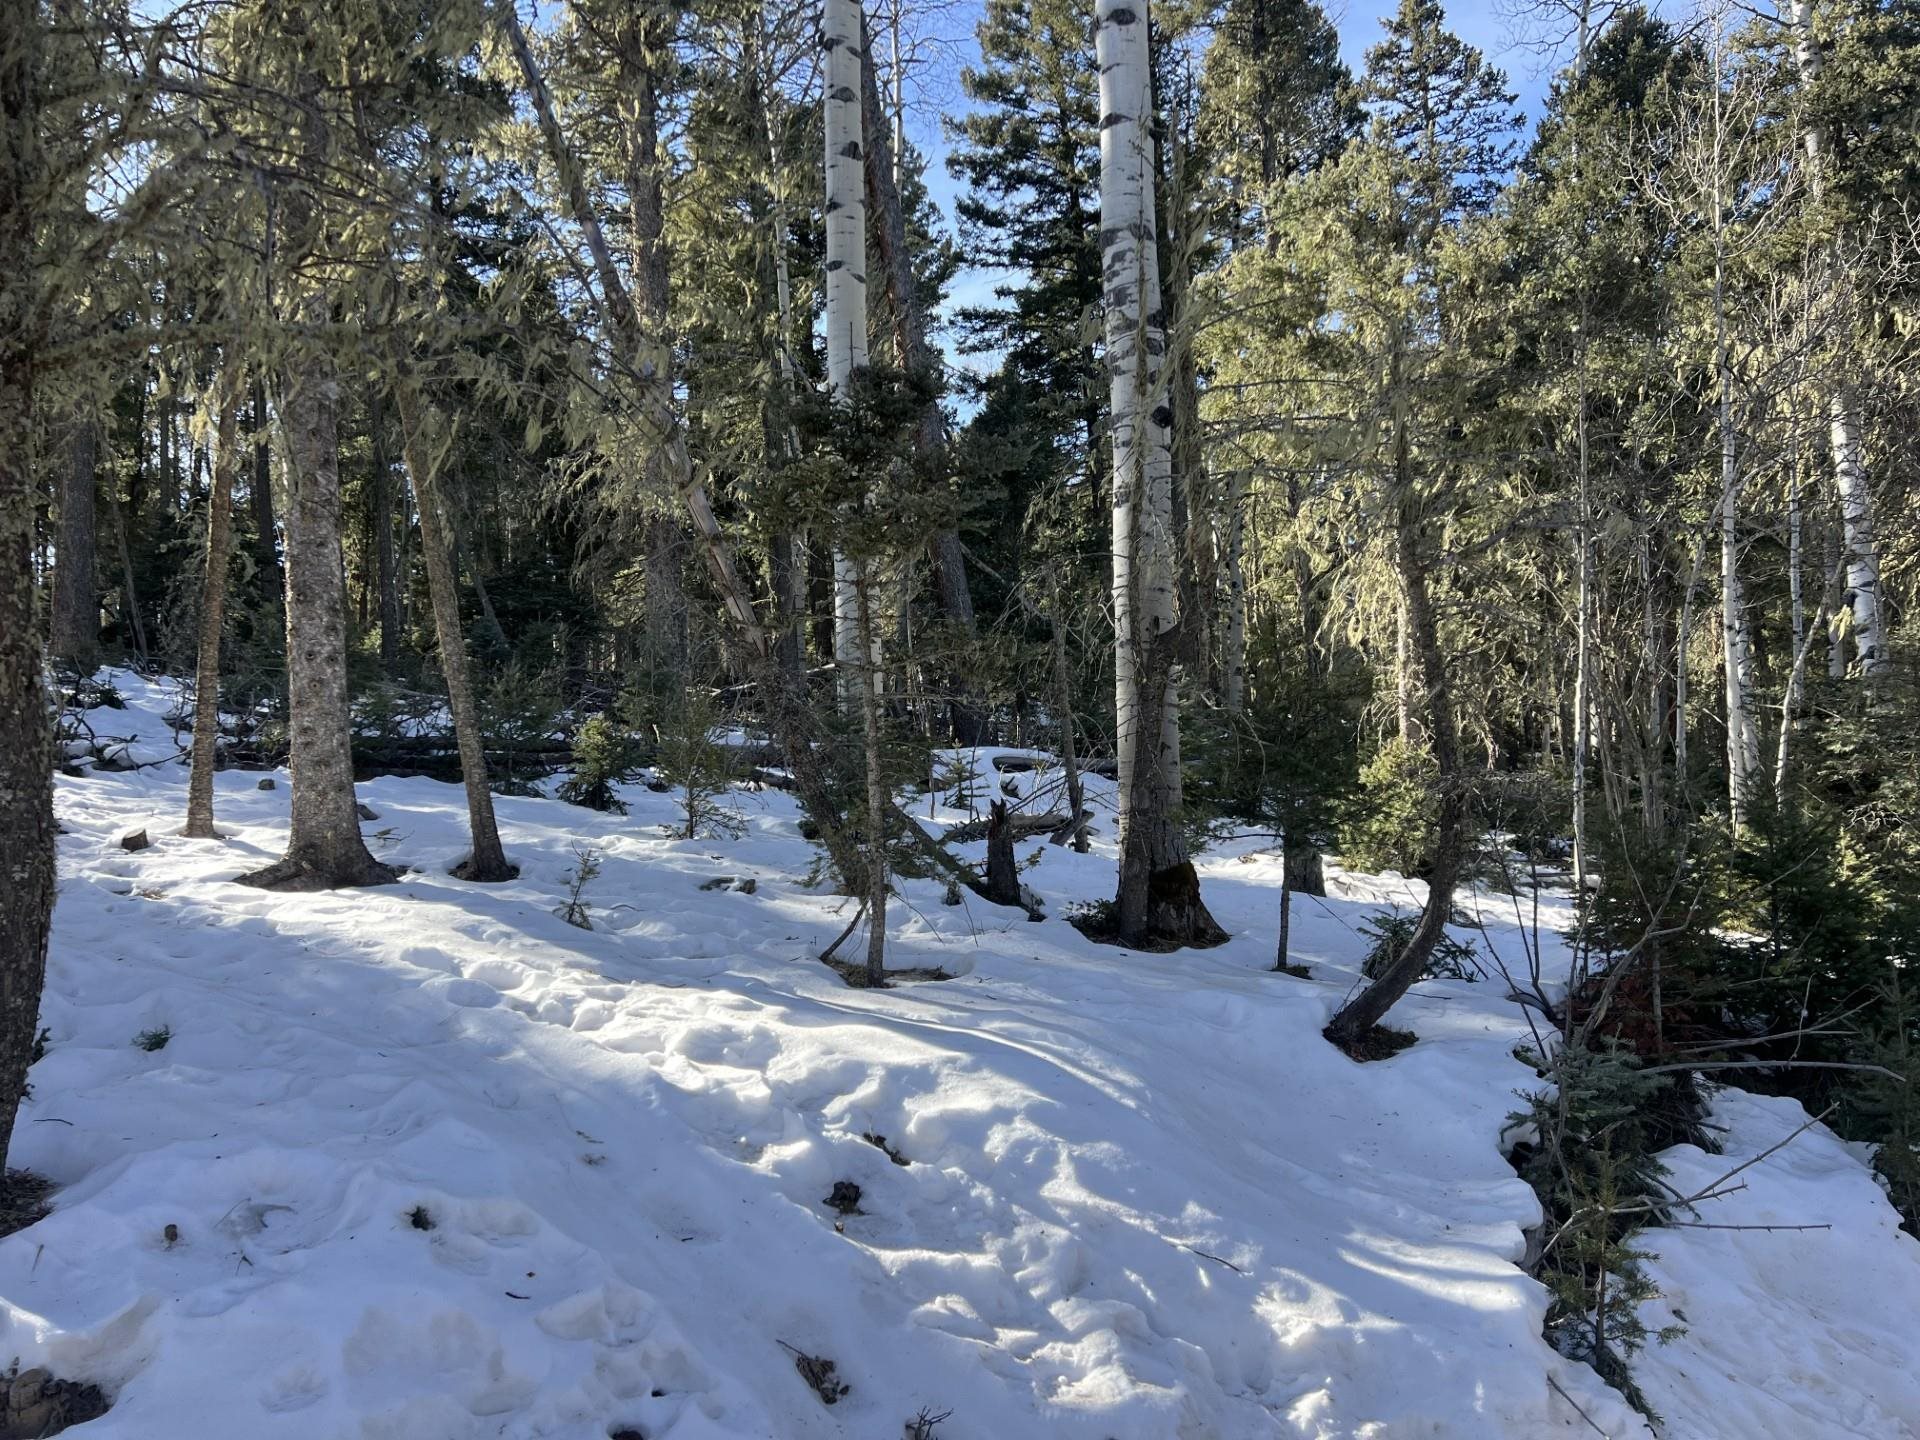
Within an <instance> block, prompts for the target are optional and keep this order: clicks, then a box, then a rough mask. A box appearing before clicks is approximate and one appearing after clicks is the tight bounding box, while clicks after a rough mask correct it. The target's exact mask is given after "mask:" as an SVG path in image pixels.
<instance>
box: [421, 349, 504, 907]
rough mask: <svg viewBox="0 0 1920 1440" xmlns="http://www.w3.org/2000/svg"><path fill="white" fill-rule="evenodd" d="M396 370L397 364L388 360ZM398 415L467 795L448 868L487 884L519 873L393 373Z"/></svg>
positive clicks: (435, 511) (435, 507) (442, 533)
mask: <svg viewBox="0 0 1920 1440" xmlns="http://www.w3.org/2000/svg"><path fill="white" fill-rule="evenodd" d="M395 363H396V369H400V366H401V364H402V361H401V358H400V357H399V356H398V355H396V357H395ZM395 397H396V399H397V400H398V402H399V410H400V454H401V458H402V459H403V460H404V461H405V463H406V467H407V473H408V475H410V476H411V477H412V480H413V495H414V503H415V506H416V507H417V508H418V510H419V512H420V555H421V558H422V559H423V560H425V561H426V566H427V591H428V594H429V596H430V598H431V600H432V603H433V633H434V638H435V640H436V641H437V642H438V644H439V647H440V673H441V675H442V676H443V677H444V678H445V679H446V682H447V708H448V710H449V711H450V712H451V713H452V716H453V736H454V741H455V743H456V744H457V745H458V746H459V747H460V782H461V784H462V785H463V786H465V788H466V792H467V825H468V829H469V831H470V833H471V836H472V840H473V849H472V851H471V852H470V853H469V854H468V856H467V858H466V859H465V860H463V861H461V863H460V864H459V865H458V866H457V867H456V868H455V870H454V874H455V875H457V876H459V877H460V878H461V879H463V880H473V881H478V882H481V883H493V882H497V881H502V880H511V879H513V877H514V876H515V875H517V874H518V873H519V871H518V869H517V868H516V867H515V866H513V865H512V864H510V863H509V862H508V860H507V857H506V852H505V851H504V850H503V849H502V848H501V845H500V827H499V824H498V823H497V822H496V821H495V819H494V814H493V789H492V786H491V784H490V783H489V782H490V780H491V777H490V775H489V774H488V772H487V750H486V740H485V735H484V732H483V731H482V729H481V725H480V705H479V702H478V700H477V698H476V697H475V695H474V688H473V671H472V667H471V664H470V662H469V660H468V657H467V635H466V630H465V629H464V627H462V625H461V624H460V588H459V584H458V582H457V581H456V579H455V576H454V569H453V546H452V544H451V540H450V536H449V534H448V526H447V524H446V521H445V518H444V512H443V510H442V508H441V503H440V475H439V456H438V455H437V454H436V453H435V452H434V449H433V442H432V440H431V438H430V437H429V436H428V435H427V434H426V433H425V431H424V429H423V427H424V425H425V423H426V418H425V416H424V415H423V414H422V413H421V412H422V410H423V409H424V408H425V402H424V401H423V400H421V399H420V397H419V396H418V395H416V394H415V393H414V391H413V388H412V383H411V380H410V378H409V377H408V376H407V375H406V374H405V372H404V370H401V373H400V374H399V377H398V381H397V384H396V387H395Z"/></svg>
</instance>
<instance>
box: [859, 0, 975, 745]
mask: <svg viewBox="0 0 1920 1440" xmlns="http://www.w3.org/2000/svg"><path fill="white" fill-rule="evenodd" d="M894 24H895V28H894V36H895V40H896V42H897V41H898V36H899V29H898V7H897V6H896V7H895V21H894ZM861 39H862V41H863V45H862V52H863V53H862V63H861V66H860V93H861V115H862V120H863V123H864V125H865V131H866V134H867V135H868V136H869V137H872V136H877V135H884V134H886V133H887V116H886V112H885V111H884V110H883V109H882V107H881V104H880V90H879V85H878V82H877V81H876V79H875V75H874V65H873V47H872V37H871V35H869V34H868V33H866V32H865V31H864V29H863V31H862V35H861ZM895 63H896V64H897V63H898V56H897V55H896V57H895ZM894 78H895V80H896V82H897V81H898V79H899V75H898V72H897V71H896V72H895V77H894ZM890 158H891V159H893V160H894V161H895V162H896V163H889V161H890ZM866 195H867V198H868V200H869V202H870V203H871V205H872V207H873V212H874V216H875V218H876V220H877V221H878V224H877V225H876V226H875V227H874V229H875V233H876V235H877V236H878V238H879V248H880V262H881V274H882V276H883V277H884V279H885V283H886V293H887V304H888V308H889V310H890V311H891V312H892V317H893V349H894V362H895V363H896V364H897V365H899V367H900V368H901V369H902V370H904V371H906V372H907V373H908V374H910V375H919V376H926V377H929V378H931V377H932V376H933V374H934V373H935V372H936V370H937V362H936V360H935V357H934V354H933V349H932V347H931V346H930V345H929V344H928V343H927V320H926V314H925V312H924V309H923V307H922V305H921V302H920V295H919V292H918V287H917V285H916V283H915V279H914V273H913V256H912V254H911V253H910V252H909V250H908V248H907V222H906V214H905V211H904V209H903V208H902V205H901V201H900V188H899V176H898V169H897V154H894V155H891V156H890V150H889V149H882V148H881V147H879V146H877V145H875V144H872V143H868V145H867V146H866ZM945 443H946V419H945V416H944V415H943V414H942V413H941V410H940V404H939V401H938V400H937V399H936V398H934V396H933V395H932V394H931V393H929V395H928V397H927V400H926V403H925V404H924V405H922V406H921V408H920V414H919V416H918V418H917V419H916V421H915V424H914V436H913V445H914V449H915V451H916V452H917V453H918V454H920V455H922V456H929V457H930V456H934V455H937V454H939V452H940V450H941V449H942V447H943V446H944V445H945ZM928 554H929V557H930V558H931V560H932V562H933V578H934V588H935V590H936V592H937V593H938V595H939V597H940V608H941V610H942V611H943V612H944V613H945V615H946V617H947V619H948V620H949V621H951V622H952V624H953V626H954V628H955V629H956V630H957V631H959V632H960V634H961V636H962V637H963V638H964V639H966V640H968V641H971V640H973V639H974V638H975V637H976V635H977V634H978V630H977V624H976V621H975V618H974V612H973V593H972V591H971V589H970V588H969V587H968V584H967V558H966V552H965V551H964V550H963V549H962V548H961V545H960V536H959V535H958V534H957V533H956V532H955V531H954V530H953V529H952V528H951V527H948V526H943V527H942V528H941V529H940V530H938V531H936V532H935V534H934V536H933V539H932V540H931V542H929V545H928ZM903 613H904V612H903ZM947 689H948V691H949V693H950V694H951V695H952V707H951V708H952V717H951V719H952V729H953V735H954V739H955V741H956V742H957V743H959V744H962V745H969V744H974V743H976V742H977V741H978V739H979V732H980V728H981V714H980V711H981V706H980V704H979V701H978V700H977V699H976V698H974V697H970V696H968V695H966V694H965V693H964V685H963V682H962V679H961V677H960V676H959V675H950V676H949V677H948V679H947Z"/></svg>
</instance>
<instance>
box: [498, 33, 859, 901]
mask: <svg viewBox="0 0 1920 1440" xmlns="http://www.w3.org/2000/svg"><path fill="white" fill-rule="evenodd" d="M493 13H494V15H495V18H496V19H497V21H498V23H499V25H500V27H501V30H502V32H503V33H504V34H505V36H506V39H507V44H508V46H509V48H510V49H511V50H512V51H513V55H514V60H515V63H516V64H517V65H518V67H519V70H520V74H521V78H522V79H523V81H524V82H525V84H526V87H527V92H528V98H529V99H530V100H531V101H532V104H533V111H534V118H535V121H536V122H537V124H538V125H539V128H540V134H541V137H542V139H543V140H544V141H545V142H546V145H547V150H548V153H549V155H550V156H551V157H552V159H553V162H554V165H555V168H556V169H557V170H558V171H559V174H560V178H561V183H562V186H563V187H564V189H565V191H566V195H567V204H568V209H569V212H570V213H571V215H572V218H573V220H574V223H575V224H576V225H578V226H579V228H580V232H581V236H582V238H583V239H584V240H585V242H586V246H587V251H588V253H589V255H590V256H591V257H592V260H593V273H594V278H595V279H596V280H597V281H598V282H599V295H598V297H597V298H598V299H599V301H600V304H601V307H602V311H603V314H604V316H605V319H606V324H607V328H608V331H609V332H610V334H611V336H612V339H613V341H614V343H615V346H616V348H617V349H618V350H622V351H625V352H628V353H637V352H638V351H639V350H640V348H641V341H640V339H639V337H638V335H637V330H638V327H637V325H636V323H635V320H634V307H633V301H632V297H631V296H630V295H629V294H628V293H627V288H626V284H625V282H624V281H623V280H622V279H621V278H620V272H619V270H618V269H617V268H616V267H615V265H614V263H613V252H612V249H611V247H609V246H608V244H607V241H606V235H605V233H604V231H603V230H602V229H601V226H600V221H599V216H598V214H597V212H596V211H595V209H594V206H593V201H592V197H591V196H590V195H589V194H588V191H587V187H586V183H585V181H584V180H582V179H581V176H580V171H579V167H578V166H577V165H576V164H575V163H574V158H573V152H572V150H571V149H570V147H569V146H568V144H567V139H566V134H565V132H564V131H562V130H561V128H560V122H559V120H558V119H557V118H556V117H555V114H554V108H553V97H552V94H551V93H550V92H549V91H548V89H547V85H546V80H545V78H544V77H543V76H542V75H541V73H540V67H539V65H538V64H537V63H536V62H535V60H534V58H533V51H532V49H531V47H529V46H528V44H527V37H526V33H525V32H524V31H523V30H522V29H521V28H520V22H519V19H518V18H517V16H516V15H515V14H514V10H513V6H512V5H511V4H501V5H498V6H496V8H495V9H494V12H493ZM665 379H666V377H664V376H661V377H656V379H655V380H654V381H652V382H651V383H647V382H645V381H644V380H643V382H642V383H641V384H639V385H638V386H637V387H636V389H635V392H634V394H633V397H632V398H633V403H634V408H635V410H636V411H637V412H638V419H639V420H640V422H641V423H642V424H643V425H644V426H646V427H648V428H649V429H651V430H652V431H653V432H654V433H655V434H657V435H659V436H661V437H663V443H662V445H661V457H662V463H663V465H665V466H666V467H667V473H668V474H669V476H670V477H671V478H672V482H673V485H674V488H675V489H677V490H678V492H679V494H680V500H681V503H682V504H683V505H684V506H685V507H686V510H687V515H688V518H689V519H690V520H691V521H692V523H693V529H694V534H695V535H696V536H698V537H699V541H700V547H701V554H702V555H703V556H704V557H705V559H706V562H707V570H708V574H709V575H710V576H711V578H712V580H713V584H714V588H715V589H716V590H718V591H719V593H720V598H721V601H722V603H723V604H724V605H725V607H726V611H727V618H728V620H729V621H730V622H731V624H732V626H733V628H734V630H735V632H736V634H737V636H738V638H739V640H740V642H741V643H742V644H743V645H744V646H745V648H746V651H747V659H748V661H749V663H750V664H751V666H752V669H753V672H754V677H755V679H756V681H757V682H758V684H759V688H760V691H761V698H762V702H763V703H764V704H765V706H766V709H767V718H768V721H769V723H770V726H771V728H772V730H773V733H774V735H775V736H776V737H777V738H778V739H779V741H780V747H781V750H782V752H783V753H784V758H785V759H786V763H787V768H788V771H789V773H790V774H791V775H792V776H793V780H794V789H795V791H796V792H797V793H798V794H799V796H800V801H801V804H802V805H803V806H804V807H805V808H806V810H807V813H808V814H809V815H810V816H811V817H812V818H813V820H814V822H815V823H816V824H817V825H819V827H820V830H821V835H822V839H823V842H824V843H825V845H826V847H827V852H828V854H829V855H830V856H831V858H832V861H833V866H834V869H835V870H836V871H837V872H838V873H839V875H840V878H841V881H842V883H843V884H844V885H846V886H848V887H849V888H853V887H856V886H858V885H859V883H860V877H861V876H862V875H863V873H864V867H863V865H862V864H861V857H860V856H859V854H858V851H857V849H856V847H854V846H853V845H852V843H851V842H850V839H849V836H848V833H847V827H846V824H845V817H844V815H843V813H842V811H841V808H840V805H839V802H838V801H837V800H836V798H835V796H834V791H833V787H832V784H831V781H830V778H829V776H828V775H827V772H826V769H825V767H824V766H823V764H822V763H821V759H820V754H819V751H818V750H817V748H816V746H815V744H814V738H815V735H816V731H817V726H816V725H815V723H814V720H813V717H812V715H811V712H810V711H809V709H808V706H807V701H806V694H805V692H804V690H803V689H802V688H801V686H800V685H799V684H798V682H797V678H796V677H794V676H792V675H791V674H790V673H788V672H786V671H784V670H782V669H781V668H780V665H779V662H778V660H777V659H776V657H775V653H774V648H773V644H772V642H771V641H770V640H769V639H768V636H767V633H766V630H765V628H764V627H763V626H762V625H761V624H760V617H759V615H758V614H757V613H756V611H755V610H754V607H753V596H752V594H751V592H749V591H748V589H747V587H746V584H745V582H744V581H743V580H742V579H741V578H740V568H739V566H738V565H737V564H736V563H735V561H734V555H733V548H732V546H731V545H730V544H729V543H728V542H727V538H726V535H725V533H724V532H723V531H722V530H721V529H720V524H719V521H718V520H716V519H715V518H714V514H713V506H712V504H711V503H710V502H709V501H708V499H707V492H706V488H705V487H704V486H703V485H702V484H701V483H700V480H699V478H698V477H697V476H696V475H695V474H694V471H693V465H692V463H691V461H690V459H689V458H688V456H687V452H686V443H685V436H684V434H683V433H682V432H681V429H680V425H679V420H678V417H677V416H676V415H675V414H674V413H673V407H672V400H671V390H670V387H669V386H668V385H667V384H666V383H665Z"/></svg>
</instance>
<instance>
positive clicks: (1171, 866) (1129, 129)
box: [1094, 0, 1221, 944]
mask: <svg viewBox="0 0 1920 1440" xmlns="http://www.w3.org/2000/svg"><path fill="white" fill-rule="evenodd" d="M1148 29H1149V27H1148V19H1147V9H1146V6H1145V4H1144V3H1142V0H1100V3H1099V5H1098V6H1097V8H1096V10H1095V15H1094V49H1095V54H1096V57H1097V60H1098V64H1099V69H1100V115H1101V122H1100V254H1101V275H1102V282H1101V283H1102V289H1103V294H1104V299H1105V305H1106V340H1107V369H1108V381H1109V385H1108V394H1109V405H1110V408H1111V412H1112V413H1111V425H1112V444H1113V459H1114V478H1113V532H1112V537H1113V539H1112V543H1113V624H1114V672H1115V674H1114V719H1115V736H1116V741H1117V748H1118V750H1119V770H1120V794H1119V803H1120V817H1119V825H1120V875H1119V890H1118V894H1117V896H1116V910H1117V917H1118V927H1117V928H1118V938H1119V939H1120V940H1121V941H1122V942H1123V943H1126V944H1138V943H1141V942H1143V941H1146V940H1148V939H1160V940H1166V941H1173V942H1176V943H1191V942H1195V941H1201V942H1205V941H1211V940H1214V939H1217V938H1219V937H1220V935H1221V931H1220V928H1219V926H1218V925H1217V924H1216V923H1215V922H1214V919H1213V917H1212V916H1211V915H1210V914H1208V913H1207V908H1206V905H1205V904H1204V903H1203V902H1202V900H1201V898H1200V881H1199V877H1198V875H1197V874H1196V873H1195V871H1194V869H1193V865H1192V862H1191V861H1190V860H1189V859H1188V858H1187V852H1186V842H1185V839H1184V838H1183V837H1182V835H1181V833H1180V825H1179V811H1180V804H1181V780H1180V713H1179V702H1180V689H1179V675H1178V671H1177V666H1176V664H1175V654H1174V651H1175V646H1176V643H1177V642H1176V636H1175V633H1174V631H1175V628H1176V626H1177V625H1178V624H1179V619H1180V616H1179V600H1178V587H1177V584H1176V577H1175V570H1174V567H1175V557H1176V545H1175V537H1174V516H1173V413H1172V408H1171V399H1170V395H1169V381H1170V380H1171V378H1172V377H1171V376H1170V375H1169V373H1168V365H1167V329H1166V316H1165V313H1164V310H1163V301H1162V298H1161V290H1160V259H1159V255H1158V245H1157V240H1156V224H1155V212H1154V173H1155V165H1154V159H1153V136H1152V123H1153V89H1152V65H1151V57H1150V54H1149V40H1148Z"/></svg>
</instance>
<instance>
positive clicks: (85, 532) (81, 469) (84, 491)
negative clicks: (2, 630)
mask: <svg viewBox="0 0 1920 1440" xmlns="http://www.w3.org/2000/svg"><path fill="white" fill-rule="evenodd" d="M99 456H100V427H99V423H98V422H97V421H96V420H95V419H94V417H93V415H92V413H91V411H89V412H88V413H86V414H83V415H82V416H81V417H80V418H79V420H78V421H76V422H75V424H74V428H73V441H72V447H71V453H70V463H69V464H68V465H67V466H66V468H65V469H64V470H62V471H61V477H60V538H59V542H58V543H59V549H58V550H57V551H56V552H55V553H54V569H53V628H52V640H53V643H52V650H53V656H54V658H55V659H56V660H59V661H61V662H62V663H64V664H66V665H68V666H70V667H72V669H73V670H74V671H75V672H76V673H78V674H81V675H88V674H91V673H92V672H93V667H94V666H95V664H97V663H98V659H99V649H100V593H99V590H98V589H97V588H96V581H95V578H94V569H95V565H96V559H95V543H94V536H95V521H94V485H95V477H96V472H97V471H98V469H99Z"/></svg>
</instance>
